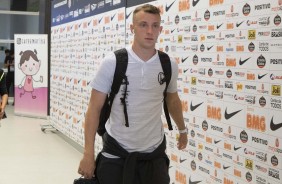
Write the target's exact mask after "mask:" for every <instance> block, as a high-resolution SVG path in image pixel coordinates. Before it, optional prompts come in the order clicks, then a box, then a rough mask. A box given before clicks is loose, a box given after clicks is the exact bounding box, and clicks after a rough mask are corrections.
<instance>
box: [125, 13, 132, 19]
mask: <svg viewBox="0 0 282 184" xmlns="http://www.w3.org/2000/svg"><path fill="white" fill-rule="evenodd" d="M131 13H132V11H131V12H130V13H129V14H128V15H126V19H128V17H129V16H130V15H131Z"/></svg>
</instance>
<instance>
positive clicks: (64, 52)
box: [50, 0, 282, 184]
mask: <svg viewBox="0 0 282 184" xmlns="http://www.w3.org/2000/svg"><path fill="white" fill-rule="evenodd" d="M75 2H77V1H75ZM75 2H73V1H71V2H70V1H60V2H57V3H56V2H54V3H53V6H52V8H53V14H52V22H53V26H52V28H51V30H52V35H51V42H52V45H51V97H50V98H51V109H50V119H51V122H52V123H53V125H54V126H55V127H57V128H58V129H59V130H60V131H62V132H63V133H64V134H66V135H67V136H69V137H70V138H72V139H73V140H75V141H76V142H78V143H79V144H80V145H82V146H83V142H84V137H83V133H84V115H85V111H86V108H87V104H88V101H89V96H90V91H91V89H90V87H89V86H88V84H89V82H90V80H91V79H92V77H93V76H94V75H95V72H96V71H97V68H98V67H99V64H100V62H101V60H102V59H103V57H104V56H105V55H106V54H107V53H109V52H112V51H114V50H116V49H119V48H122V47H124V46H125V45H129V44H131V43H132V38H133V35H132V33H131V32H130V29H129V26H130V24H131V22H132V12H133V10H134V9H135V8H136V6H137V5H140V4H143V3H148V2H149V1H141V0H140V1H134V3H133V1H127V2H124V1H117V0H116V1H115V0H113V1H112V0H105V1H101V0H100V1H95V2H94V1H93V0H92V1H90V0H89V1H87V2H88V3H86V4H80V3H79V4H77V5H76V6H75V7H74V4H75ZM85 2H86V1H85ZM234 2H235V1H233V0H162V1H151V2H149V3H151V4H154V5H156V6H158V7H159V8H160V10H161V12H162V26H163V32H162V34H161V35H160V37H159V40H158V43H157V47H158V49H160V50H163V51H165V52H167V53H168V54H169V55H170V56H171V57H172V58H173V59H174V60H175V61H176V62H177V63H178V66H179V78H178V92H179V95H180V98H181V100H182V109H183V114H184V118H185V124H186V126H187V128H188V130H189V135H188V136H189V143H188V147H187V148H186V149H185V150H183V151H179V150H177V146H176V145H177V139H178V137H179V135H178V131H176V130H174V131H168V130H167V129H166V135H167V154H168V156H169V157H170V160H171V164H170V170H169V171H170V176H171V183H175V184H178V183H181V184H186V183H187V184H188V183H189V184H193V183H194V184H195V183H203V184H205V183H207V184H214V183H223V184H236V183H240V184H241V183H246V184H247V183H253V184H281V182H282V180H281V174H282V146H281V144H282V110H281V103H282V102H281V101H282V97H281V85H282V59H281V58H282V54H281V51H282V24H281V16H282V1H281V0H256V1H255V0H237V1H236V3H234ZM69 3H71V6H70V7H72V9H68V6H69ZM80 5H82V6H80ZM115 6H116V7H115ZM125 7H126V8H125ZM60 8H62V12H61V13H58V12H60ZM107 8H110V9H107ZM103 9H104V11H103V12H101V11H102V10H103ZM63 10H64V11H63ZM65 10H67V11H65ZM100 10H101V11H100ZM74 12H77V13H74ZM95 13H96V14H95ZM74 15H76V17H75V18H73V17H74ZM66 19H67V20H66ZM163 120H164V126H166V123H165V118H163ZM174 129H176V127H174ZM100 141H101V140H100V139H98V140H97V143H96V148H95V149H97V151H98V150H100V149H101V147H102V145H101V142H100Z"/></svg>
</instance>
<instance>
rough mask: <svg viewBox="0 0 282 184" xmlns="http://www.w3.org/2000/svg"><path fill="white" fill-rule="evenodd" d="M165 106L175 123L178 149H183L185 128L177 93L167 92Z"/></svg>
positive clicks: (185, 138)
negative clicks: (177, 132)
mask: <svg viewBox="0 0 282 184" xmlns="http://www.w3.org/2000/svg"><path fill="white" fill-rule="evenodd" d="M166 103H167V108H168V111H169V114H170V116H171V117H172V119H173V120H174V122H175V123H176V125H177V127H178V130H179V131H180V132H179V135H180V136H179V140H178V149H184V148H186V145H187V141H188V140H187V139H188V137H187V129H186V127H185V124H184V119H183V114H182V105H181V101H180V98H179V96H178V93H177V92H175V93H167V96H166Z"/></svg>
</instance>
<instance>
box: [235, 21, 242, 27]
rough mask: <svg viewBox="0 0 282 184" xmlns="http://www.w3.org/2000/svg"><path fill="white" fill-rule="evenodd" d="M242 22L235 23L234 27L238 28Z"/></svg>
mask: <svg viewBox="0 0 282 184" xmlns="http://www.w3.org/2000/svg"><path fill="white" fill-rule="evenodd" d="M243 22H244V21H242V22H240V23H236V27H239V26H241V24H242V23H243Z"/></svg>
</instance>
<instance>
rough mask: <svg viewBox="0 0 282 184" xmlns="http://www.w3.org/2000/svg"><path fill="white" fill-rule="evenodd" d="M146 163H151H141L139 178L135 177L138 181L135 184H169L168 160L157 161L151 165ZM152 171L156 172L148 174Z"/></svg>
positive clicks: (139, 164) (138, 172)
mask: <svg viewBox="0 0 282 184" xmlns="http://www.w3.org/2000/svg"><path fill="white" fill-rule="evenodd" d="M146 162H150V161H139V163H138V171H137V176H136V177H135V179H136V181H135V183H134V184H147V183H150V184H169V182H170V177H169V173H168V167H169V160H168V158H159V159H155V160H154V161H153V162H152V163H151V164H148V163H146ZM148 167H149V168H148ZM151 169H153V171H154V172H153V173H148V171H149V170H151Z"/></svg>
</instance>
